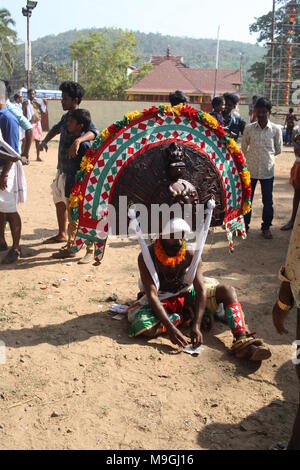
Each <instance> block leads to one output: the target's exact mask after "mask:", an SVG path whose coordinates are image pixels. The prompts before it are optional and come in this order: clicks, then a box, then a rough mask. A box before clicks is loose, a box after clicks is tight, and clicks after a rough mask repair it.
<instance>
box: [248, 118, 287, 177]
mask: <svg viewBox="0 0 300 470" xmlns="http://www.w3.org/2000/svg"><path fill="white" fill-rule="evenodd" d="M282 145H283V143H282V131H281V129H280V127H279V126H277V125H276V124H273V123H272V122H271V121H268V124H267V126H266V127H265V128H264V129H262V128H261V127H260V125H259V124H258V122H254V123H253V124H249V125H248V126H246V128H245V131H244V135H243V141H242V151H243V153H244V155H245V157H246V161H247V166H248V169H249V171H250V174H251V178H253V179H261V180H266V179H270V178H273V177H274V168H275V157H276V155H279V154H280V153H281V152H282Z"/></svg>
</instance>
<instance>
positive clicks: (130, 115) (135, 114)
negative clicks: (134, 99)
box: [125, 111, 142, 121]
mask: <svg viewBox="0 0 300 470" xmlns="http://www.w3.org/2000/svg"><path fill="white" fill-rule="evenodd" d="M125 116H126V117H127V119H128V121H135V120H136V119H139V118H140V117H141V116H142V113H140V112H139V111H132V112H130V113H126V115H125Z"/></svg>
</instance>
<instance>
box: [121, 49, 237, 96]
mask: <svg viewBox="0 0 300 470" xmlns="http://www.w3.org/2000/svg"><path fill="white" fill-rule="evenodd" d="M158 58H159V56H157V57H155V58H154V59H155V62H156V59H158ZM160 59H162V61H161V62H160V64H159V65H156V66H155V67H154V68H153V70H151V72H150V73H149V74H148V75H146V76H145V77H144V78H143V79H142V80H140V81H139V82H137V83H136V84H135V85H134V86H133V87H132V88H130V89H129V90H127V92H128V93H146V94H153V93H159V92H161V93H169V92H170V91H175V90H182V91H183V92H185V93H187V94H199V93H205V94H213V93H214V83H215V70H214V69H192V68H189V67H186V66H185V65H184V64H183V63H182V62H181V61H180V62H178V59H181V58H180V57H177V56H170V58H167V57H160ZM155 62H154V63H155ZM157 62H159V61H157ZM241 84H242V75H241V71H240V70H222V69H220V70H219V71H218V79H217V93H218V94H221V93H225V92H236V91H237V90H236V88H235V87H234V85H241Z"/></svg>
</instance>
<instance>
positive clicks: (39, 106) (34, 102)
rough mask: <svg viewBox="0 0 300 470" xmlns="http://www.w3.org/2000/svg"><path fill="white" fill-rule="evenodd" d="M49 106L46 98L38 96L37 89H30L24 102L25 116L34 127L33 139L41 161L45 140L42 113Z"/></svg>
mask: <svg viewBox="0 0 300 470" xmlns="http://www.w3.org/2000/svg"><path fill="white" fill-rule="evenodd" d="M46 111H47V108H46V104H45V102H44V100H41V99H37V98H36V91H35V90H32V89H31V90H28V99H27V100H26V101H24V103H23V113H24V116H25V117H26V118H27V119H28V120H29V121H30V122H31V124H32V127H33V140H34V141H35V146H36V160H37V161H38V162H41V161H42V159H41V158H40V143H41V141H42V140H43V130H42V123H41V120H42V114H43V113H46Z"/></svg>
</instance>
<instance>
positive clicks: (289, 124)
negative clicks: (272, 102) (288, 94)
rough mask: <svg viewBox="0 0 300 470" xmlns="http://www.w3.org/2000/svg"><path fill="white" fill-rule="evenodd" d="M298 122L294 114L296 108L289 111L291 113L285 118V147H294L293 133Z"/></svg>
mask: <svg viewBox="0 0 300 470" xmlns="http://www.w3.org/2000/svg"><path fill="white" fill-rule="evenodd" d="M297 121H298V118H297V116H296V115H295V114H294V108H290V109H289V113H288V114H287V115H286V117H285V122H284V127H286V133H285V140H284V143H285V145H289V144H290V145H292V141H293V131H294V127H295V124H296V122H297Z"/></svg>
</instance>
